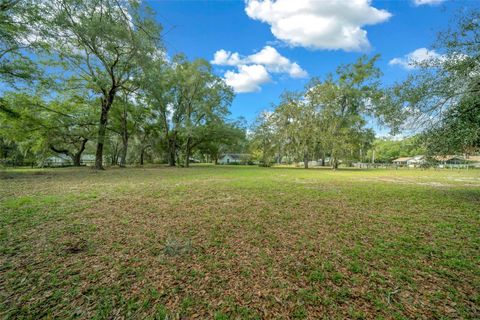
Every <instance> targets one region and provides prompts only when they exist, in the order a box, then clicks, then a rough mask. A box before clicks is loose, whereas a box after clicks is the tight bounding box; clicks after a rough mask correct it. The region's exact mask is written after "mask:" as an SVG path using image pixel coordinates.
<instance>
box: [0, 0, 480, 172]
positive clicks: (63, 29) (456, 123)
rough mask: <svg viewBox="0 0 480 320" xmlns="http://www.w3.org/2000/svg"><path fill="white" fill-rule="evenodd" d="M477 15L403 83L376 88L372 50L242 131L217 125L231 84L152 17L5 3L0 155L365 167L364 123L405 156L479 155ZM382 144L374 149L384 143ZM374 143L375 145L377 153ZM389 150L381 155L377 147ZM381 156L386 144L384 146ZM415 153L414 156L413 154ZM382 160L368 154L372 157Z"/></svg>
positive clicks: (65, 4)
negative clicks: (168, 39) (398, 142)
mask: <svg viewBox="0 0 480 320" xmlns="http://www.w3.org/2000/svg"><path fill="white" fill-rule="evenodd" d="M479 21H480V13H479V10H478V9H468V10H467V9H465V10H464V11H462V12H461V13H460V14H459V15H458V16H457V17H456V18H455V20H454V21H453V22H452V24H451V27H450V28H449V29H448V30H444V31H443V32H442V33H439V36H438V39H437V40H436V42H435V45H434V48H435V49H436V50H438V51H439V52H440V53H441V54H439V55H438V56H436V57H433V58H432V59H428V60H425V61H410V62H409V63H410V64H411V66H412V70H413V71H412V72H411V73H410V74H409V76H408V77H407V79H406V80H404V81H401V82H398V83H396V84H394V85H392V86H389V87H386V86H384V85H383V84H382V83H381V76H382V73H381V71H380V69H379V68H378V66H377V64H378V60H379V59H380V57H379V56H378V55H376V56H373V57H370V58H369V57H367V56H362V57H360V58H359V59H358V60H357V61H355V62H353V63H350V64H345V65H341V66H339V67H338V68H337V70H336V71H335V72H334V73H331V74H328V75H327V76H325V77H322V78H313V79H311V80H310V81H309V83H308V85H307V86H306V87H305V89H304V90H302V91H300V92H285V93H284V94H283V95H282V96H281V97H280V102H279V103H278V104H277V105H276V106H275V107H274V109H273V110H272V111H271V112H263V113H261V114H260V115H259V116H258V117H257V119H256V121H255V123H254V124H253V126H252V127H251V128H250V129H249V130H247V125H246V124H245V121H242V120H241V119H239V120H237V121H233V120H231V119H230V118H229V106H230V104H231V102H232V100H233V98H234V92H233V89H232V88H231V87H229V86H227V85H226V84H225V82H224V81H223V79H222V78H220V77H218V76H216V75H215V74H214V73H213V71H212V67H211V66H210V64H209V63H208V62H207V61H205V60H203V59H195V60H190V59H188V58H187V57H186V56H184V55H182V54H178V55H175V56H174V57H169V56H168V55H167V53H166V48H165V47H164V44H163V42H162V39H161V34H162V27H161V25H160V24H159V23H158V22H157V21H156V19H155V13H154V12H153V10H152V9H151V8H150V7H149V6H148V5H146V4H145V3H143V2H141V1H127V0H58V1H40V2H39V1H34V0H4V1H2V2H1V4H0V81H1V84H2V88H1V89H2V91H1V92H2V93H1V95H0V126H1V129H2V130H1V132H0V149H1V152H2V157H3V158H15V157H16V158H19V159H23V160H28V159H31V161H36V162H38V161H40V160H41V159H44V158H46V157H47V156H48V155H50V154H52V153H55V154H63V155H65V156H68V157H70V158H71V160H72V163H73V164H75V165H80V162H81V159H82V155H83V154H84V153H85V152H86V150H87V151H88V152H92V153H94V154H95V167H96V168H97V169H102V168H103V167H104V165H105V162H106V161H108V162H110V163H111V164H119V165H120V166H125V165H126V164H127V163H128V162H130V163H134V162H135V163H139V164H143V163H144V162H146V161H153V160H156V159H160V160H161V161H164V162H168V163H169V165H171V166H176V165H181V166H186V167H188V166H189V165H190V161H191V159H192V158H193V157H194V155H195V157H197V158H198V157H201V158H202V159H203V160H204V161H211V162H216V161H217V159H218V157H219V156H220V155H221V154H222V153H225V152H227V151H228V152H239V153H250V154H251V155H252V157H253V158H255V159H257V160H258V161H259V162H260V163H262V164H263V165H269V164H271V163H274V162H302V163H303V164H304V166H305V168H307V167H308V163H309V161H311V160H321V161H322V162H323V163H324V164H325V162H327V161H328V163H329V165H331V166H332V167H333V168H334V169H336V168H337V167H338V165H339V163H340V162H343V163H350V162H353V161H362V162H364V161H368V159H370V158H371V153H372V150H373V149H374V148H376V149H379V148H380V149H381V148H382V143H381V142H379V141H378V140H375V133H374V131H373V129H372V128H371V127H369V125H368V124H369V123H370V122H371V121H372V120H373V119H375V121H376V122H377V123H378V124H379V125H382V126H385V127H387V128H389V129H390V130H391V133H393V134H396V133H401V132H404V130H406V129H409V130H414V131H416V132H417V133H418V134H417V136H416V137H415V139H412V140H411V141H414V142H415V145H414V147H412V148H411V150H424V151H425V152H426V153H430V154H458V153H463V154H474V153H476V152H478V151H479V148H480V105H479V102H480V94H479V90H480V70H479V69H480V63H479V61H480V42H479V39H480V34H479V30H480V25H479V24H480V22H479ZM383 145H385V143H383ZM384 147H385V146H384ZM385 148H386V149H389V147H385ZM385 148H384V149H385ZM415 148H416V149H415ZM380 159H381V157H379V158H378V160H379V161H383V160H384V159H383V160H380Z"/></svg>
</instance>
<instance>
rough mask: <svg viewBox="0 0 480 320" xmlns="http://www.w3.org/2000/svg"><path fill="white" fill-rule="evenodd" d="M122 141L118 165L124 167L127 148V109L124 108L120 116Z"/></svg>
mask: <svg viewBox="0 0 480 320" xmlns="http://www.w3.org/2000/svg"><path fill="white" fill-rule="evenodd" d="M122 143H123V149H122V154H121V158H120V167H122V168H124V167H125V166H126V165H127V150H128V127H127V110H126V108H124V110H123V116H122Z"/></svg>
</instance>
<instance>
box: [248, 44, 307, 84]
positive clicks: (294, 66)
mask: <svg viewBox="0 0 480 320" xmlns="http://www.w3.org/2000/svg"><path fill="white" fill-rule="evenodd" d="M247 60H248V62H252V63H256V64H261V65H264V66H265V67H266V68H267V70H268V71H269V72H275V73H288V74H289V75H290V77H292V78H305V77H307V76H308V73H307V72H306V71H305V70H303V69H302V68H301V67H300V66H299V65H298V63H296V62H291V61H290V60H289V59H287V58H285V57H284V56H282V55H281V54H280V53H278V51H277V50H276V49H275V48H273V47H270V46H265V47H264V48H263V49H262V50H261V51H260V52H257V53H255V54H252V55H250V56H248V57H247Z"/></svg>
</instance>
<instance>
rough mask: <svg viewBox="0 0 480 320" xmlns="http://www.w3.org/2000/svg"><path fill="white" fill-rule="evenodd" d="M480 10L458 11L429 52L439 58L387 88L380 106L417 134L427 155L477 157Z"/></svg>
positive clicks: (424, 63) (425, 63)
mask: <svg viewBox="0 0 480 320" xmlns="http://www.w3.org/2000/svg"><path fill="white" fill-rule="evenodd" d="M479 38H480V10H479V9H478V8H475V7H474V8H470V9H467V8H465V9H463V10H462V11H461V12H459V15H458V16H457V17H456V19H455V20H454V21H453V22H452V25H451V27H450V28H449V29H447V30H444V31H443V32H441V33H439V35H438V39H437V41H436V43H435V45H434V48H435V49H436V50H438V51H440V52H441V54H442V55H441V56H439V57H436V58H432V59H429V60H427V61H423V62H416V63H415V62H412V63H413V65H414V66H415V68H416V72H413V73H412V74H411V75H410V76H409V77H408V78H407V80H405V81H404V82H403V83H399V84H397V85H395V86H393V87H392V88H391V89H390V91H389V96H388V98H386V101H388V103H390V104H391V106H396V108H397V115H398V117H397V121H399V119H400V120H401V121H403V122H405V126H407V127H409V128H413V129H416V130H420V131H423V138H424V140H425V141H426V145H427V147H428V149H429V152H430V153H443V154H446V153H457V152H465V153H471V152H475V151H478V149H479V143H478V135H479V134H478V120H477V119H478V110H479V109H480V104H479V99H478V96H479V92H480V73H479V66H480V42H479V41H478V39H479Z"/></svg>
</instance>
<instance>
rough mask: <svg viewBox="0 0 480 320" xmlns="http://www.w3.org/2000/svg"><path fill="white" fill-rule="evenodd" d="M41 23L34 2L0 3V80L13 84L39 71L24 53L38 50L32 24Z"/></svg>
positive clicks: (37, 42) (40, 44)
mask: <svg viewBox="0 0 480 320" xmlns="http://www.w3.org/2000/svg"><path fill="white" fill-rule="evenodd" d="M41 20H42V16H41V14H40V11H39V6H38V3H36V2H35V1H29V0H23V1H20V0H2V1H1V2H0V81H2V82H4V83H7V84H10V85H14V84H15V83H16V82H18V81H21V80H33V79H34V78H35V77H36V76H38V71H39V70H38V68H36V65H35V63H34V62H33V61H32V60H31V59H30V58H29V57H28V55H27V54H26V52H28V51H29V50H31V49H39V48H41V47H42V43H41V42H40V41H37V39H36V37H35V30H34V29H35V28H34V25H35V23H38V22H39V21H41Z"/></svg>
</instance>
